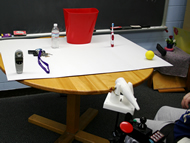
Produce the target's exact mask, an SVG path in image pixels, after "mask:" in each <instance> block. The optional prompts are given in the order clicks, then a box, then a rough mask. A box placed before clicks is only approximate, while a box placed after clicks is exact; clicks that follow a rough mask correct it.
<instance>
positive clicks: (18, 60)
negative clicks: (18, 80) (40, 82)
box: [15, 50, 23, 74]
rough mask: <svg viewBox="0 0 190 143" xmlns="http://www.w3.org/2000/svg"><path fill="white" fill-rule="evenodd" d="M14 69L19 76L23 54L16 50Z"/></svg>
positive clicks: (21, 70)
mask: <svg viewBox="0 0 190 143" xmlns="http://www.w3.org/2000/svg"><path fill="white" fill-rule="evenodd" d="M15 68H16V72H17V74H21V73H22V72H23V52H22V51H21V50H17V51H16V52H15Z"/></svg>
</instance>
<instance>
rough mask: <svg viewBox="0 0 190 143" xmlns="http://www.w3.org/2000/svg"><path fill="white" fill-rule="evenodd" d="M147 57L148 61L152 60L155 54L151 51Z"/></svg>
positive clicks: (147, 53)
mask: <svg viewBox="0 0 190 143" xmlns="http://www.w3.org/2000/svg"><path fill="white" fill-rule="evenodd" d="M145 56H146V58H147V59H148V60H152V58H153V57H154V52H153V51H151V50H149V51H147V52H146V54H145Z"/></svg>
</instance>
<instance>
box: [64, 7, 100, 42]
mask: <svg viewBox="0 0 190 143" xmlns="http://www.w3.org/2000/svg"><path fill="white" fill-rule="evenodd" d="M63 13H64V19H65V29H66V36H67V42H68V43H71V44H86V43H90V42H91V39H92V34H93V31H94V27H95V24H96V19H97V17H98V13H99V11H98V10H97V9H96V8H77V9H63Z"/></svg>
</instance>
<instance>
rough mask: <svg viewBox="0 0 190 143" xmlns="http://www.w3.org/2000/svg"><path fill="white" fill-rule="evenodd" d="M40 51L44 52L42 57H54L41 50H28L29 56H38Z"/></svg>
mask: <svg viewBox="0 0 190 143" xmlns="http://www.w3.org/2000/svg"><path fill="white" fill-rule="evenodd" d="M40 51H42V52H41V56H44V57H49V56H50V55H52V54H50V53H46V51H44V50H42V49H41V48H39V49H36V50H28V54H33V56H38V55H39V52H40Z"/></svg>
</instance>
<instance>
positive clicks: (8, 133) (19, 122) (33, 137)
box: [0, 82, 185, 143]
mask: <svg viewBox="0 0 190 143" xmlns="http://www.w3.org/2000/svg"><path fill="white" fill-rule="evenodd" d="M134 92H135V96H136V98H137V101H138V103H139V106H140V108H141V110H140V111H136V112H135V115H134V117H142V116H145V117H147V118H151V119H153V118H154V115H155V114H156V112H157V110H158V109H159V108H160V107H161V106H163V105H169V106H173V107H181V105H180V103H181V99H182V98H183V96H184V95H185V93H159V92H158V91H154V90H153V89H151V88H148V87H147V84H146V82H145V83H143V84H142V85H140V86H138V87H135V88H134ZM31 93H32V94H31ZM0 94H1V93H0ZM6 94H8V95H7V97H5V96H3V98H0V142H1V143H53V142H54V141H55V140H56V139H57V138H58V137H59V136H60V135H59V134H57V133H54V132H52V131H48V130H46V129H43V128H41V127H38V126H36V125H33V124H31V123H28V117H29V116H31V115H32V114H34V113H35V114H38V115H41V116H43V117H47V118H49V119H52V120H55V121H58V122H60V123H64V124H65V122H66V117H65V115H66V104H67V102H66V100H67V99H66V98H67V96H60V94H58V93H52V92H40V93H34V92H30V93H27V92H26V91H25V92H24V94H22V90H19V93H17V91H14V92H12V91H8V92H6ZM10 94H11V95H10ZM14 94H15V95H16V96H14ZM20 95H22V96H20ZM0 96H1V95H0ZM1 97H2V96H1ZM105 98H106V95H84V96H81V114H82V113H83V112H85V111H86V110H87V109H88V108H89V107H91V108H95V109H98V110H99V113H98V115H97V117H96V118H95V119H94V120H93V121H92V122H91V123H90V124H89V125H88V126H87V127H86V129H85V131H86V132H89V133H92V134H95V135H98V136H101V137H103V138H107V139H108V138H110V137H112V134H111V132H112V131H113V130H114V126H115V119H116V114H117V113H116V112H113V111H110V110H106V109H103V108H102V106H103V102H104V100H105ZM123 119H124V115H123V114H120V118H119V122H121V121H123ZM74 142H75V143H77V142H78V141H74Z"/></svg>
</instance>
